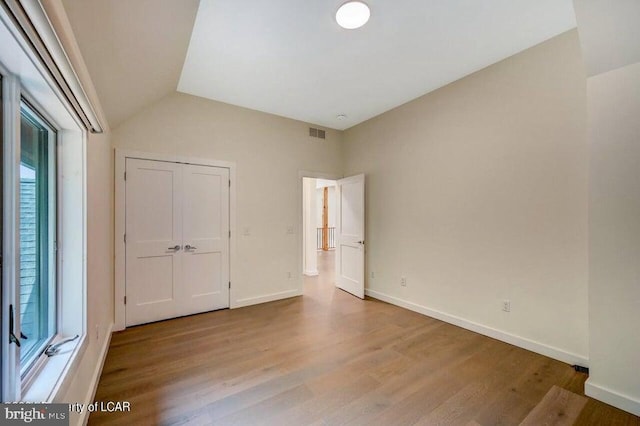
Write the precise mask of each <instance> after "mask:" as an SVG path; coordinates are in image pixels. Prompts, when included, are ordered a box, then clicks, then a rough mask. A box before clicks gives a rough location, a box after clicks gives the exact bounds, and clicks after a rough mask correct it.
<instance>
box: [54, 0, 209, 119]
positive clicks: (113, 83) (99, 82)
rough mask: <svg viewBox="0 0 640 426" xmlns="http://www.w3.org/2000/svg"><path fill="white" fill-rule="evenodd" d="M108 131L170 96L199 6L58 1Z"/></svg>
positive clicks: (132, 0) (188, 0)
mask: <svg viewBox="0 0 640 426" xmlns="http://www.w3.org/2000/svg"><path fill="white" fill-rule="evenodd" d="M63 4H64V7H65V10H66V12H67V16H68V18H69V22H70V23H71V27H72V28H73V32H74V34H75V36H76V39H77V42H78V45H79V46H80V50H81V52H82V56H83V57H84V60H85V62H86V64H87V68H88V69H89V73H90V74H91V79H92V80H93V84H94V85H95V87H96V91H97V92H98V96H99V97H100V101H101V103H102V107H103V109H104V112H105V114H106V116H107V120H109V124H110V125H111V127H116V126H117V125H118V124H120V123H121V122H122V121H123V120H125V119H126V118H128V117H130V116H132V115H133V114H135V113H136V112H138V111H139V110H141V109H142V108H144V107H146V106H148V105H150V104H153V103H154V102H156V101H158V100H159V99H161V98H163V97H164V96H166V95H168V94H170V93H173V92H175V90H176V87H177V85H178V79H179V78H180V73H181V72H182V65H183V63H184V59H185V55H186V53H187V48H188V46H189V39H190V37H191V31H192V29H193V23H194V21H195V17H196V12H197V10H198V0H63Z"/></svg>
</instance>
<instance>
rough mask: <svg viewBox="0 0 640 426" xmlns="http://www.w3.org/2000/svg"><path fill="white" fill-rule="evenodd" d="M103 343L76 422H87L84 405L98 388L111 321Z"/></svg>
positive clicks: (107, 349) (87, 411)
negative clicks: (78, 419)
mask: <svg viewBox="0 0 640 426" xmlns="http://www.w3.org/2000/svg"><path fill="white" fill-rule="evenodd" d="M106 331H107V332H106V333H105V339H104V343H103V344H102V347H101V348H100V354H99V355H98V362H97V363H96V368H95V369H94V370H93V374H92V375H91V382H90V383H89V389H88V392H87V397H86V398H85V400H84V406H83V408H84V409H83V410H82V412H81V413H80V421H79V422H78V424H81V425H86V424H87V423H88V422H89V414H90V413H89V410H87V409H86V407H87V406H88V405H89V404H91V403H92V402H93V400H94V398H95V397H96V391H97V390H98V383H99V382H100V376H101V375H102V369H103V367H104V362H105V361H106V359H107V352H108V351H109V345H110V344H111V336H112V334H113V323H111V324H110V325H109V327H108V329H107V330H106Z"/></svg>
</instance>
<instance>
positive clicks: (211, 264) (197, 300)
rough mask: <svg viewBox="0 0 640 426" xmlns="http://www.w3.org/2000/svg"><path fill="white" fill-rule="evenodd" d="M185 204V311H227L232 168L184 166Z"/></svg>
mask: <svg viewBox="0 0 640 426" xmlns="http://www.w3.org/2000/svg"><path fill="white" fill-rule="evenodd" d="M183 205H184V210H183V221H184V236H183V241H184V245H185V251H184V254H183V255H184V271H185V273H184V278H185V281H184V283H183V291H184V296H185V297H186V299H185V309H188V310H189V311H190V313H195V312H203V311H210V310H214V309H222V308H228V307H229V169H224V168H219V167H205V166H193V165H185V166H184V204H183ZM188 246H192V247H194V248H191V249H189V248H187V247H188Z"/></svg>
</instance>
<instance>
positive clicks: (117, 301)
mask: <svg viewBox="0 0 640 426" xmlns="http://www.w3.org/2000/svg"><path fill="white" fill-rule="evenodd" d="M127 158H135V159H140V160H153V161H166V162H170V163H181V164H193V165H199V166H212V167H223V168H227V169H229V179H230V180H231V187H230V188H229V229H230V230H231V238H230V241H229V280H230V281H231V288H230V289H229V307H230V308H234V307H237V302H234V294H237V290H236V289H235V288H234V287H233V283H234V281H235V277H236V271H237V265H238V260H237V233H236V199H237V196H236V163H234V162H231V161H220V160H211V159H206V158H193V157H180V156H174V155H167V154H156V153H150V152H140V151H132V150H126V149H118V148H116V150H115V175H114V178H115V211H114V215H115V231H114V242H115V283H114V287H115V288H114V307H115V308H114V309H115V320H114V331H121V330H124V329H125V328H126V310H125V305H124V297H125V294H126V277H125V242H124V234H125V195H126V194H125V180H124V173H125V170H126V159H127Z"/></svg>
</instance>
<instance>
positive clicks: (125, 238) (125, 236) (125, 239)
mask: <svg viewBox="0 0 640 426" xmlns="http://www.w3.org/2000/svg"><path fill="white" fill-rule="evenodd" d="M124 242H125V243H126V242H127V234H124Z"/></svg>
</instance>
